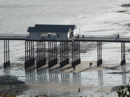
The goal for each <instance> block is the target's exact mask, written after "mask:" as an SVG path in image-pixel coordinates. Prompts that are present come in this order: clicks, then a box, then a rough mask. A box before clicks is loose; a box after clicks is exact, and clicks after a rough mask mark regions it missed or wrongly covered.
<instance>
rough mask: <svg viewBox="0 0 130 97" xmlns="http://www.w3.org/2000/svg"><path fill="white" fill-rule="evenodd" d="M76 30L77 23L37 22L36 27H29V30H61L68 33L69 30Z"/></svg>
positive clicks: (46, 31)
mask: <svg viewBox="0 0 130 97" xmlns="http://www.w3.org/2000/svg"><path fill="white" fill-rule="evenodd" d="M70 29H71V30H74V29H75V25H45V24H36V25H35V27H29V28H28V31H27V32H44V33H48V32H50V33H51V32H52V33H54V32H55V33H56V32H61V33H68V31H69V30H70Z"/></svg>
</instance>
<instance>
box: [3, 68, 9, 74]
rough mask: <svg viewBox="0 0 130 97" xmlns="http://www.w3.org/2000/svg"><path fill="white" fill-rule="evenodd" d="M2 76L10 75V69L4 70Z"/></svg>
mask: <svg viewBox="0 0 130 97" xmlns="http://www.w3.org/2000/svg"><path fill="white" fill-rule="evenodd" d="M4 75H10V67H7V68H4Z"/></svg>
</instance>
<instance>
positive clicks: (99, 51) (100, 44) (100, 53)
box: [97, 42, 102, 67]
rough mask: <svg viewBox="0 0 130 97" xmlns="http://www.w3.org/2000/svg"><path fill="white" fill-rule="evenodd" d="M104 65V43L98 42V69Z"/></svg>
mask: <svg viewBox="0 0 130 97" xmlns="http://www.w3.org/2000/svg"><path fill="white" fill-rule="evenodd" d="M101 64H102V42H97V67H99V66H100V65H101Z"/></svg>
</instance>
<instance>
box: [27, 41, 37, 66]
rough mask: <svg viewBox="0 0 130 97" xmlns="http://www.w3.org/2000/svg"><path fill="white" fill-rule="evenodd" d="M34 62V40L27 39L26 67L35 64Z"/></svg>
mask: <svg viewBox="0 0 130 97" xmlns="http://www.w3.org/2000/svg"><path fill="white" fill-rule="evenodd" d="M34 64H35V58H34V42H33V41H25V69H27V68H29V67H31V66H33V65H34Z"/></svg>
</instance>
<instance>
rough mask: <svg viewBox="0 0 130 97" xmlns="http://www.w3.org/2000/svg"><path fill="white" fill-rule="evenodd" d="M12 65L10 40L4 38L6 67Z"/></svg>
mask: <svg viewBox="0 0 130 97" xmlns="http://www.w3.org/2000/svg"><path fill="white" fill-rule="evenodd" d="M9 66H10V54H9V40H4V68H6V67H9Z"/></svg>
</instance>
